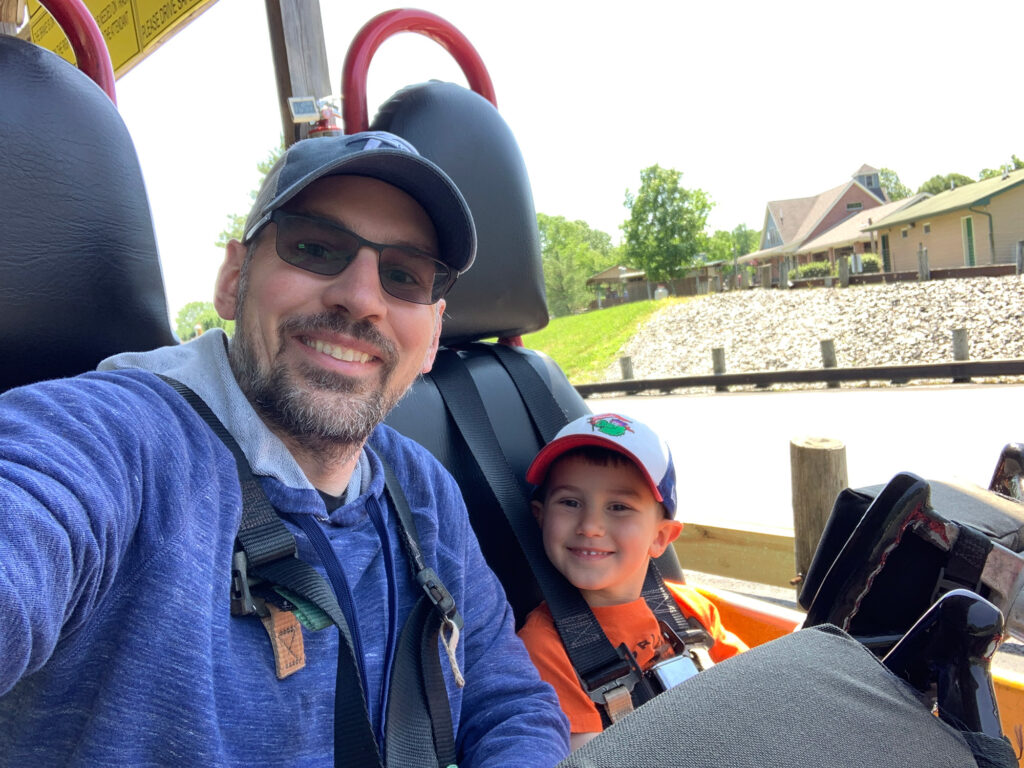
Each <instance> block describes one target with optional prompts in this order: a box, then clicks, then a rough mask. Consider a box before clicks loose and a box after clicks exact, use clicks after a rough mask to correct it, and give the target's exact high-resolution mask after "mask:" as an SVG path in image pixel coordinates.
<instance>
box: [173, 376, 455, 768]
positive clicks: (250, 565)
mask: <svg viewBox="0 0 1024 768" xmlns="http://www.w3.org/2000/svg"><path fill="white" fill-rule="evenodd" d="M160 378H162V379H163V380H164V381H165V382H167V384H169V385H170V386H171V387H173V388H174V389H175V390H176V391H177V392H178V393H179V394H180V395H181V396H182V397H183V398H184V399H185V401H186V402H188V404H189V405H191V406H192V408H193V409H194V410H195V411H196V413H198V414H199V416H200V417H202V419H203V420H204V421H205V422H206V423H207V425H209V427H210V428H211V429H212V430H213V432H214V433H215V434H216V435H217V437H218V438H220V440H221V441H222V442H223V443H224V444H225V446H227V448H228V449H229V450H230V451H231V453H232V454H233V456H234V458H235V463H236V465H237V468H238V478H239V482H240V484H241V490H242V521H241V524H240V526H239V530H238V534H237V539H236V544H235V546H236V549H235V554H234V557H233V562H232V569H231V570H232V574H231V576H232V578H231V612H232V614H236V615H243V614H248V613H255V607H254V605H253V598H252V596H251V594H250V591H249V580H250V574H251V575H255V576H257V577H259V578H260V579H263V580H265V581H267V582H270V583H271V584H275V585H278V586H281V587H284V588H285V589H287V590H289V591H290V592H293V593H295V594H296V595H298V596H299V597H301V598H303V599H304V600H307V601H309V602H310V603H312V604H314V605H315V606H316V607H317V608H319V609H320V610H321V611H323V613H324V614H326V615H327V616H328V617H329V618H330V620H331V622H333V623H334V624H335V625H336V626H337V628H338V635H339V636H338V672H337V679H336V682H335V699H334V764H335V765H338V766H340V765H346V766H347V765H352V766H373V767H374V768H377V767H379V766H383V765H384V762H383V761H382V760H381V755H380V750H379V748H378V745H377V742H376V739H375V737H374V734H373V727H372V725H371V723H370V717H369V713H368V712H367V709H366V697H365V695H364V692H363V685H362V681H361V679H360V675H359V671H358V670H359V668H358V665H357V663H356V659H355V656H354V651H353V647H354V645H353V641H352V636H351V632H350V630H349V627H348V623H347V622H346V621H345V616H344V613H343V612H342V610H341V608H340V606H339V604H338V600H337V597H336V596H335V594H334V591H333V590H332V588H331V587H330V585H329V584H328V583H327V581H326V580H325V579H324V578H323V577H322V576H321V575H320V574H319V573H318V572H317V571H316V570H314V569H313V567H312V566H310V565H309V564H308V563H306V562H304V561H302V560H300V559H299V558H298V557H297V556H296V546H295V538H294V536H293V535H292V534H291V532H290V531H289V530H288V529H287V527H286V526H285V525H284V523H283V522H282V520H281V518H280V516H279V515H278V513H277V511H276V510H275V509H274V507H273V506H272V505H271V503H270V501H269V499H267V497H266V494H265V493H264V492H263V489H262V487H260V485H259V482H258V481H257V480H256V478H255V477H253V474H252V470H251V468H250V466H249V462H248V460H247V459H246V457H245V454H244V453H243V452H242V449H241V447H240V446H239V445H238V443H237V442H236V441H235V439H234V437H232V436H231V434H230V433H229V432H228V431H227V429H226V428H225V427H224V425H223V423H221V421H220V420H219V419H218V418H217V417H216V415H214V413H213V411H211V410H210V408H209V406H208V405H207V404H206V403H205V402H204V401H203V400H202V398H200V397H199V395H197V394H196V393H195V392H193V391H192V390H191V389H189V388H188V387H187V386H185V385H184V384H182V383H181V382H179V381H176V380H174V379H170V378H168V377H166V376H161V377H160ZM381 461H382V463H383V464H384V471H385V491H386V494H387V496H388V498H389V499H390V501H391V503H392V506H393V507H394V509H395V511H396V514H397V518H398V521H399V531H400V538H401V539H402V543H403V547H404V549H405V551H406V554H407V556H408V558H409V562H410V565H411V567H412V570H413V574H414V577H415V579H416V581H417V583H419V584H420V585H421V586H422V587H423V590H424V593H425V594H424V595H423V596H421V597H420V599H419V600H418V601H417V603H416V605H415V607H414V608H413V611H412V613H411V614H410V616H409V618H408V619H407V621H406V622H405V625H404V626H403V627H402V630H401V633H400V636H399V642H398V646H397V648H396V653H395V665H394V668H393V670H392V673H391V688H390V691H389V703H388V713H387V714H388V717H387V765H388V766H403V767H404V768H408V766H410V765H420V764H423V759H424V756H425V755H427V754H431V753H432V754H434V755H435V756H436V761H437V762H436V764H437V765H438V766H439V767H440V768H445V767H446V766H453V765H455V756H456V755H455V736H454V733H453V729H452V721H451V711H450V708H449V703H448V694H447V689H446V687H445V682H444V676H443V672H442V667H441V661H440V656H439V653H438V638H439V637H441V636H442V635H441V629H442V627H443V626H447V627H449V628H451V627H452V626H455V627H461V626H462V617H461V616H460V615H459V613H458V610H457V607H456V605H455V601H454V600H453V599H452V596H451V594H450V593H449V592H448V590H447V589H446V588H445V586H444V585H443V584H442V583H441V581H440V579H439V578H438V577H437V574H436V573H435V572H434V571H433V569H431V568H429V567H428V566H427V564H426V561H425V560H424V558H423V555H422V553H421V551H420V546H419V539H418V535H417V532H416V526H415V522H414V520H413V517H412V512H411V510H410V509H409V504H408V501H407V500H406V498H405V494H404V493H403V492H402V489H401V486H400V485H399V483H398V481H397V479H396V478H395V475H394V472H393V470H392V469H391V467H390V466H388V465H387V463H386V462H384V461H383V459H381ZM353 692H358V695H353Z"/></svg>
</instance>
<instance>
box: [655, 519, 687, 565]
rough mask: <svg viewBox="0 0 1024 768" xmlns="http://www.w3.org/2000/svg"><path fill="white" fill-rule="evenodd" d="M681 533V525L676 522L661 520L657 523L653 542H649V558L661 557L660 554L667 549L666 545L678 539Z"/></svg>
mask: <svg viewBox="0 0 1024 768" xmlns="http://www.w3.org/2000/svg"><path fill="white" fill-rule="evenodd" d="M682 532H683V524H682V523H681V522H679V521H678V520H665V519H662V521H661V522H660V523H658V532H657V534H655V536H654V541H652V542H651V548H650V550H649V552H650V555H651V557H661V555H662V553H663V552H664V551H665V550H666V549H668V545H669V544H671V543H672V542H673V541H675V540H676V539H678V538H679V534H680V533H682Z"/></svg>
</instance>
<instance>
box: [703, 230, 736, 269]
mask: <svg viewBox="0 0 1024 768" xmlns="http://www.w3.org/2000/svg"><path fill="white" fill-rule="evenodd" d="M705 248H706V251H705V253H706V254H707V260H708V261H724V262H728V263H732V257H733V254H734V253H735V251H736V243H735V241H734V240H733V237H732V232H726V231H725V230H724V229H718V230H715V234H713V235H712V236H711V237H709V238H707V240H706V241H705Z"/></svg>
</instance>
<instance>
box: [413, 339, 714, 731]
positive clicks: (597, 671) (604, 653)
mask: <svg viewBox="0 0 1024 768" xmlns="http://www.w3.org/2000/svg"><path fill="white" fill-rule="evenodd" d="M474 347H479V348H482V349H487V350H489V351H490V352H491V354H493V355H494V356H495V357H496V358H497V359H498V361H499V362H500V363H501V365H502V366H503V367H504V368H505V370H506V371H507V372H508V374H509V377H510V378H511V379H512V381H513V383H514V384H515V386H516V389H517V390H518V391H519V393H520V396H521V398H522V400H523V403H524V405H525V407H526V409H527V411H528V412H529V414H530V419H531V421H532V423H533V426H534V429H535V430H536V432H537V434H538V436H539V437H540V439H541V441H542V443H548V442H550V441H551V440H552V439H553V438H554V437H555V435H556V434H557V433H558V430H560V429H561V428H562V427H563V426H565V425H566V424H567V423H568V418H567V417H566V414H565V412H564V411H563V410H562V408H561V406H559V404H558V403H557V402H556V401H555V399H554V397H553V395H552V392H551V389H550V387H548V386H547V385H546V384H545V383H544V381H543V379H542V378H541V376H540V374H538V373H537V371H536V370H535V369H534V367H533V366H532V365H531V364H530V362H529V361H528V360H526V359H525V358H524V357H523V355H521V354H519V353H517V352H515V351H514V350H512V349H509V348H507V347H505V346H503V345H501V344H487V345H482V344H481V345H474ZM432 378H433V380H434V383H435V384H436V385H437V388H438V391H439V392H440V393H441V397H442V399H443V400H444V402H445V406H446V408H447V409H448V413H449V414H450V416H451V418H452V421H453V422H454V423H455V425H456V428H457V429H458V431H459V433H460V434H461V435H462V438H463V440H465V442H466V444H467V446H468V447H469V451H470V453H471V454H472V456H473V457H474V458H475V459H476V461H477V463H478V464H479V465H480V469H481V471H482V475H483V476H484V477H485V478H486V479H487V482H488V484H489V485H490V487H491V490H492V492H493V493H494V495H495V497H496V499H497V500H498V503H499V505H500V506H501V508H502V510H503V512H504V514H505V517H506V518H507V519H508V521H509V524H510V526H511V527H512V530H513V531H514V532H515V535H516V538H517V539H518V541H519V545H520V547H522V550H523V553H524V554H525V556H526V558H527V560H528V562H529V563H530V567H531V569H532V570H533V573H534V575H535V577H536V579H537V581H538V583H539V584H540V587H541V591H542V593H543V595H544V598H545V600H546V601H547V603H548V607H549V608H550V609H551V615H552V617H553V618H554V621H555V627H556V628H557V630H558V634H559V636H560V637H561V639H562V643H563V645H564V646H565V649H566V652H567V653H568V655H569V659H570V661H571V662H572V665H573V668H574V669H575V670H576V674H577V675H578V676H579V678H580V680H581V681H582V683H583V685H584V688H585V689H586V690H587V692H588V694H589V695H590V697H591V699H593V700H594V702H595V703H597V704H598V705H600V706H601V709H602V710H603V712H604V713H607V714H609V715H610V717H611V719H613V720H615V719H618V717H621V716H622V715H624V714H626V713H627V712H629V711H631V710H632V708H633V705H634V704H637V705H638V704H640V703H643V700H645V698H646V696H645V694H644V693H643V688H644V686H637V683H638V682H639V676H638V674H637V672H636V670H635V669H634V666H635V665H634V664H633V663H632V657H631V655H630V653H629V651H628V650H626V649H625V648H622V647H620V648H618V649H616V648H615V647H614V646H613V645H612V644H611V643H610V642H609V641H608V638H607V636H606V635H605V634H604V631H603V630H602V629H601V625H600V624H599V623H598V621H597V619H596V618H595V617H594V614H593V611H591V610H590V607H589V606H588V605H587V604H586V601H584V599H583V597H582V595H580V593H579V590H577V589H576V588H575V587H573V586H572V585H571V584H570V583H569V582H568V581H567V580H566V579H565V577H564V576H562V574H561V573H559V572H558V571H557V570H556V569H555V568H554V566H553V565H552V564H551V562H550V561H549V560H548V558H547V555H546V554H545V553H544V548H543V543H542V541H541V536H540V531H539V530H538V528H537V525H536V522H535V521H534V519H533V517H532V516H531V515H530V514H528V510H529V508H530V500H529V496H528V493H527V490H526V487H525V484H524V482H525V481H523V480H521V479H519V478H517V477H515V475H514V473H513V472H512V470H511V468H510V467H509V464H508V460H507V459H506V457H505V454H504V452H503V450H502V447H501V442H500V440H499V438H498V436H497V435H496V434H495V432H494V430H493V428H492V427H491V422H490V419H489V418H488V416H487V413H486V410H485V407H484V403H483V399H482V398H481V396H480V392H479V390H478V388H477V386H476V384H475V382H474V381H473V378H472V376H471V375H470V373H469V370H468V369H467V367H466V364H465V362H464V361H463V360H462V358H461V357H460V356H459V354H458V352H457V351H456V350H453V349H449V350H443V351H442V352H440V353H439V354H438V356H437V358H436V359H435V362H434V368H433V372H432ZM643 596H644V598H645V599H646V600H647V603H648V605H649V606H650V607H651V610H652V612H653V613H654V615H655V617H656V618H657V619H658V620H659V621H662V622H664V623H665V624H666V625H667V626H668V627H669V628H671V629H672V630H673V631H674V632H675V633H676V635H677V636H678V637H679V638H680V639H682V640H683V642H684V643H686V645H687V646H688V647H690V646H691V645H692V647H694V648H695V649H702V648H706V647H709V646H710V644H711V643H712V642H713V640H712V639H711V638H710V636H709V635H708V633H707V632H706V631H704V628H703V627H702V626H701V625H700V623H699V622H697V621H696V620H690V619H688V618H687V617H685V616H683V614H682V612H681V611H680V610H679V607H678V605H676V603H675V600H674V599H673V598H672V596H671V595H670V594H669V592H668V590H667V589H666V587H665V584H664V580H663V579H662V578H661V574H660V572H659V571H658V568H657V565H656V564H655V563H654V561H653V560H652V561H651V564H650V567H649V569H648V573H647V577H646V580H645V582H644V588H643ZM702 662H704V663H705V665H710V659H708V658H707V657H706V655H705V657H704V658H703V659H702ZM634 691H636V694H637V697H638V698H639V699H640V700H637V701H634V697H633V695H632V694H633V692H634Z"/></svg>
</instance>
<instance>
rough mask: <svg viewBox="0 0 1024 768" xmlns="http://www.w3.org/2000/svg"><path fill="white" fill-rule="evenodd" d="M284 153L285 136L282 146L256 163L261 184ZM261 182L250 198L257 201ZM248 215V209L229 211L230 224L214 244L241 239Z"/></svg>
mask: <svg viewBox="0 0 1024 768" xmlns="http://www.w3.org/2000/svg"><path fill="white" fill-rule="evenodd" d="M282 154H284V138H283V137H282V138H281V146H279V147H277V148H275V149H272V150H270V152H268V153H267V157H266V159H265V160H263V161H261V162H259V163H256V168H257V169H258V170H259V172H260V181H259V184H262V183H263V179H264V178H265V177H266V175H267V173H269V172H270V169H271V167H272V166H273V165H274V163H275V162H277V158H279V157H280V156H281V155H282ZM259 184H257V185H256V186H257V188H256V189H254V190H252V191H251V192H250V193H249V199H251V200H252V201H253V202H256V194H257V193H258V191H259ZM248 215H249V212H248V211H246V212H245V213H229V214H228V225H227V226H226V227H225V228H224V229H223V230H221V233H220V234H219V235H218V236H217V240H216V241H215V242H214V245H216V246H217V247H218V248H223V247H224V246H226V245H227V244H228V243H229V242H230V241H231V240H241V239H242V236H243V234H244V233H243V230H244V229H245V219H246V217H247V216H248Z"/></svg>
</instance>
